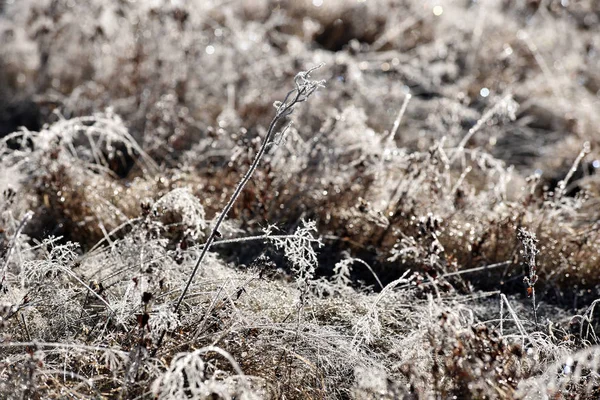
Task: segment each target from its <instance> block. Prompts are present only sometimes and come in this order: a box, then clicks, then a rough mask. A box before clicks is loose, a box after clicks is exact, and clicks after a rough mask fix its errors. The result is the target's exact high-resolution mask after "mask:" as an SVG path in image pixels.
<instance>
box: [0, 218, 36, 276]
mask: <svg viewBox="0 0 600 400" xmlns="http://www.w3.org/2000/svg"><path fill="white" fill-rule="evenodd" d="M31 217H33V212H31V211H28V212H27V213H25V216H24V217H23V219H22V220H21V223H20V224H19V227H18V228H17V230H16V232H15V234H14V235H13V237H12V240H11V241H10V245H9V246H8V251H7V252H6V258H5V259H4V263H3V265H2V270H1V271H2V278H0V285H2V283H4V278H5V274H6V270H7V268H8V263H9V261H10V256H11V254H12V251H13V249H14V247H15V245H16V243H17V239H18V238H19V235H20V234H21V231H22V230H23V229H24V228H25V225H27V223H28V222H29V220H30V219H31Z"/></svg>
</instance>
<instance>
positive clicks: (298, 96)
mask: <svg viewBox="0 0 600 400" xmlns="http://www.w3.org/2000/svg"><path fill="white" fill-rule="evenodd" d="M322 66H323V64H319V65H317V66H316V67H313V68H311V69H309V70H308V71H302V72H299V73H298V74H297V75H296V77H295V78H294V84H295V85H296V87H295V88H294V89H293V90H290V91H289V92H288V93H287V95H286V96H285V98H284V99H283V101H278V102H275V103H274V104H273V105H274V106H275V108H276V109H277V111H276V113H275V117H274V118H273V120H272V121H271V123H270V124H269V129H268V130H267V135H266V136H265V138H264V139H263V141H262V144H261V146H260V149H259V151H258V153H257V154H256V156H255V157H254V161H252V164H251V165H250V168H249V169H248V171H247V172H246V174H245V175H244V176H243V177H242V179H241V180H240V181H239V183H238V185H237V187H236V188H235V190H234V192H233V194H232V195H231V198H230V199H229V201H228V202H227V204H226V205H225V208H223V211H221V213H220V214H219V216H218V218H217V221H216V222H215V224H214V226H213V228H212V230H211V232H210V235H209V236H208V239H207V240H206V243H205V244H204V247H203V248H202V252H201V253H200V257H198V260H197V261H196V264H195V265H194V269H193V270H192V273H191V274H190V277H189V279H188V281H187V283H186V284H185V287H184V289H183V291H182V292H181V295H180V296H179V299H178V300H177V303H176V304H175V308H174V309H173V312H175V313H176V312H177V311H178V310H179V307H180V306H181V303H182V302H183V299H184V298H185V295H186V294H187V292H188V290H189V288H190V285H191V284H192V282H193V280H194V277H195V276H196V274H197V273H198V269H199V268H200V266H201V265H202V262H203V261H204V258H205V257H206V254H207V253H208V251H209V250H210V247H211V245H212V244H213V242H214V241H215V239H216V238H218V237H220V236H221V234H220V232H219V228H220V227H221V224H223V222H224V221H225V218H226V217H227V214H228V213H229V211H231V209H232V208H233V205H234V204H235V202H236V200H237V199H238V197H239V195H240V194H241V193H242V191H243V190H244V187H245V186H246V184H247V183H248V181H250V178H252V175H253V174H254V171H255V170H256V168H257V167H258V164H259V163H260V160H261V159H262V157H263V155H264V154H265V151H266V149H267V147H268V146H269V143H271V141H272V137H273V136H274V135H275V130H276V128H277V126H278V125H279V123H280V122H281V121H282V120H283V119H284V118H285V117H287V116H289V115H290V114H291V113H292V112H293V111H294V107H295V106H296V104H298V103H302V102H305V101H306V100H308V98H309V97H310V96H311V95H312V94H313V93H314V92H315V91H316V90H317V89H318V88H321V87H324V84H325V81H324V80H319V81H313V80H311V79H310V74H311V73H312V72H313V71H314V70H316V69H317V68H320V67H322ZM165 333H166V331H163V333H162V334H161V336H160V339H159V340H158V343H157V345H156V349H158V348H160V345H161V343H162V340H163V338H164V335H165Z"/></svg>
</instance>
